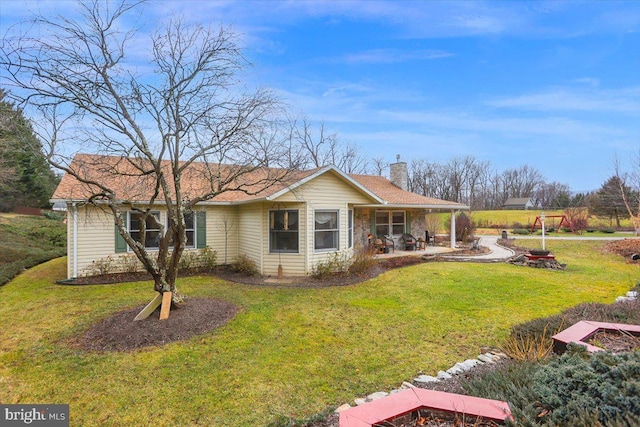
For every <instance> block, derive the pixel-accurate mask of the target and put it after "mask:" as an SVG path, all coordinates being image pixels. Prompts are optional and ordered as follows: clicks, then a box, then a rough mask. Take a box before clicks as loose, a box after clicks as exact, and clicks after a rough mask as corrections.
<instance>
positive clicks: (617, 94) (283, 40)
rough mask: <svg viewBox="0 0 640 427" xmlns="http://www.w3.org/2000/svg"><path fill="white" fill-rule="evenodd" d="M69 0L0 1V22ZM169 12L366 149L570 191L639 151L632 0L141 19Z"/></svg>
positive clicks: (175, 7) (264, 10) (230, 7)
mask: <svg viewBox="0 0 640 427" xmlns="http://www.w3.org/2000/svg"><path fill="white" fill-rule="evenodd" d="M70 7H72V4H69V3H67V2H46V1H43V2H37V3H36V2H24V1H18V0H14V1H9V2H6V1H5V2H3V3H2V4H1V5H0V14H1V16H2V18H1V20H2V21H1V23H2V27H3V31H4V29H5V28H6V26H7V25H8V24H9V23H11V22H14V21H15V20H17V19H19V18H20V17H23V16H24V14H25V12H26V11H28V10H34V11H36V10H40V11H41V12H43V13H45V14H47V13H53V12H54V11H57V12H60V13H63V14H64V13H65V11H66V10H68V8H70ZM175 14H182V15H183V16H184V17H185V19H186V20H188V21H193V22H201V23H203V24H206V25H208V24H212V25H214V26H216V25H220V24H223V25H225V26H231V27H232V28H233V30H234V31H236V32H238V33H239V34H240V35H241V43H242V45H243V47H244V49H245V54H246V56H247V58H248V59H249V60H250V61H251V62H252V63H253V68H252V69H251V72H250V74H249V75H248V79H249V80H250V84H252V85H254V84H255V85H261V86H268V87H270V88H272V89H273V90H275V91H276V92H277V93H278V94H279V95H280V96H281V97H282V98H283V99H284V100H285V101H286V102H287V103H288V104H289V105H290V107H291V110H292V112H294V113H296V114H300V115H305V116H307V117H308V118H309V119H311V120H313V121H324V123H325V126H326V128H327V129H328V130H329V131H331V132H336V133H337V134H338V136H339V138H340V139H341V140H342V141H344V142H349V143H353V144H356V145H358V146H359V147H360V151H361V152H362V153H363V154H364V155H365V156H366V157H368V158H372V157H384V158H385V159H386V160H388V161H393V160H394V159H395V156H396V155H397V154H399V155H401V157H402V159H404V160H406V161H410V160H411V159H427V160H431V161H438V162H446V161H447V160H449V159H451V158H453V157H456V156H466V155H472V156H474V157H476V158H477V159H479V160H483V161H484V160H488V161H491V163H492V165H493V167H494V168H495V169H496V170H498V171H502V170H504V169H506V168H512V167H519V166H521V165H524V164H528V165H530V166H533V167H535V168H536V169H538V170H539V171H540V172H541V173H542V174H543V175H544V176H545V177H546V178H547V180H549V181H559V182H562V183H566V184H568V185H569V186H570V187H571V188H572V189H573V190H576V191H581V190H589V189H595V188H598V187H599V186H600V185H601V184H602V183H603V182H604V181H605V180H606V179H607V178H608V177H609V176H610V175H611V174H612V173H613V162H614V157H615V156H617V157H618V158H620V159H621V161H622V162H623V163H625V162H626V161H629V162H630V161H631V159H632V158H634V157H637V155H638V153H639V152H640V1H623V2H617V1H552V2H546V1H536V2H528V1H507V2H502V1H487V2H484V1H457V2H449V1H428V2H422V1H406V2H405V1H380V2H377V1H376V2H374V1H354V2H340V1H309V2H306V1H284V2H277V1H266V2H262V1H244V2H243V1H209V2H207V1H182V2H169V1H162V2H161V1H152V2H150V3H149V4H148V5H147V12H146V13H145V15H144V18H145V19H146V20H147V22H146V23H145V26H144V28H146V29H152V28H153V26H154V25H156V24H157V23H158V22H162V21H163V20H165V19H167V18H168V17H170V16H172V15H175ZM629 167H630V163H629Z"/></svg>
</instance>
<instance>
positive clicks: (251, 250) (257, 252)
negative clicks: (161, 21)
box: [238, 203, 263, 271]
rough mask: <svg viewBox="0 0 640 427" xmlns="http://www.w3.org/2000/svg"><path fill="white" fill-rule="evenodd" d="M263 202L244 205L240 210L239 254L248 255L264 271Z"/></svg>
mask: <svg viewBox="0 0 640 427" xmlns="http://www.w3.org/2000/svg"><path fill="white" fill-rule="evenodd" d="M262 222H263V221H262V204H260V203H255V204H251V205H242V206H240V207H239V211H238V255H246V256H247V257H249V259H250V260H252V261H253V262H255V263H256V266H257V267H258V270H260V271H262V253H261V249H262V242H263V231H262Z"/></svg>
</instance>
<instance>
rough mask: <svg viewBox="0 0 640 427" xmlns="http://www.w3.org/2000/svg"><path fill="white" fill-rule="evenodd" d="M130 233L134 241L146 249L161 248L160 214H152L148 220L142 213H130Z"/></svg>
mask: <svg viewBox="0 0 640 427" xmlns="http://www.w3.org/2000/svg"><path fill="white" fill-rule="evenodd" d="M143 225H144V227H143ZM143 228H144V229H145V230H144V233H143V231H142V229H143ZM129 233H130V234H131V238H133V240H135V241H136V242H140V243H142V244H143V245H144V247H145V248H149V249H153V248H158V247H159V246H160V212H151V213H150V214H149V215H147V217H146V219H145V215H144V214H142V213H138V212H129Z"/></svg>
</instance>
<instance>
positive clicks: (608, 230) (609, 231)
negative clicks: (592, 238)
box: [602, 228, 616, 234]
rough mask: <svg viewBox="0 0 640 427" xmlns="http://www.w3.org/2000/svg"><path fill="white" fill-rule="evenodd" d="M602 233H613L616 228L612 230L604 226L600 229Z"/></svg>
mask: <svg viewBox="0 0 640 427" xmlns="http://www.w3.org/2000/svg"><path fill="white" fill-rule="evenodd" d="M602 232H603V233H607V234H611V233H615V232H616V230H614V229H613V228H605V229H604V230H602Z"/></svg>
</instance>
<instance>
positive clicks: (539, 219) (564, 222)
mask: <svg viewBox="0 0 640 427" xmlns="http://www.w3.org/2000/svg"><path fill="white" fill-rule="evenodd" d="M544 218H545V219H547V218H562V219H561V220H560V224H558V229H560V228H562V224H565V227H567V228H570V229H571V231H572V232H573V233H575V232H576V230H574V229H573V224H571V221H569V218H567V216H566V215H545V217H544ZM538 223H540V227H539V228H540V229H542V219H541V218H540V216H537V217H536V220H535V221H533V225H532V226H531V232H532V233H533V232H534V231H535V230H536V225H537V224H538ZM545 231H546V230H545Z"/></svg>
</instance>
